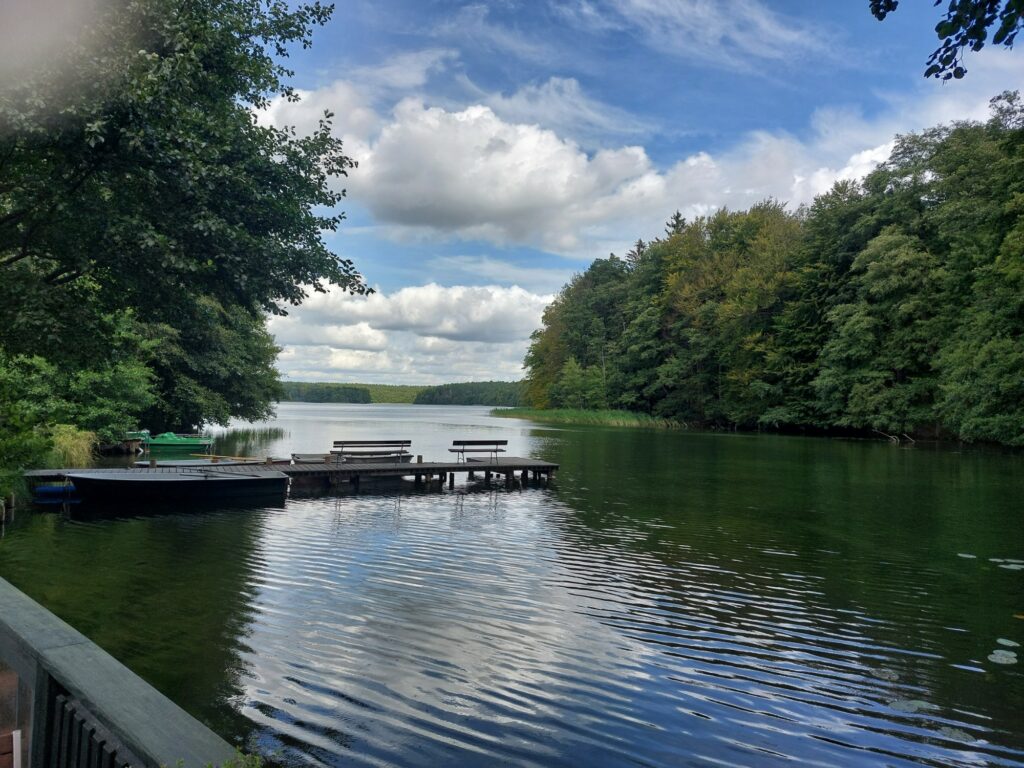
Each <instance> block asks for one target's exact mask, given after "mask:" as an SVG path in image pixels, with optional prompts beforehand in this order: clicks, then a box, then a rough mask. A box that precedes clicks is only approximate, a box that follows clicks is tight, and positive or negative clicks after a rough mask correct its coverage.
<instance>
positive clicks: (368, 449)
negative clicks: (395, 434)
mask: <svg viewBox="0 0 1024 768" xmlns="http://www.w3.org/2000/svg"><path fill="white" fill-rule="evenodd" d="M411 445H412V440H335V441H334V448H333V449H332V450H331V454H332V455H333V456H337V457H338V461H344V462H353V463H356V462H359V463H372V462H375V461H379V462H381V463H388V464H390V463H396V464H398V463H403V462H407V461H411V460H412V454H411V453H409V450H408V449H409V446H411Z"/></svg>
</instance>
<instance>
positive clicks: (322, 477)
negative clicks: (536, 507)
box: [25, 456, 558, 488]
mask: <svg viewBox="0 0 1024 768" xmlns="http://www.w3.org/2000/svg"><path fill="white" fill-rule="evenodd" d="M557 469H558V465H557V464H553V463H551V462H549V461H540V460H538V459H527V458H522V457H519V456H508V457H502V458H499V459H486V460H485V459H471V460H469V461H466V462H451V461H444V462H442V461H430V462H417V463H403V464H400V463H395V462H381V463H373V464H371V463H358V464H356V463H353V464H346V463H344V462H343V463H340V464H339V463H308V462H303V463H296V464H283V465H282V464H226V465H216V464H215V465H210V466H207V467H202V468H199V467H195V468H189V469H188V471H196V472H202V471H206V472H217V473H224V474H239V475H252V474H256V473H258V472H284V473H285V474H286V475H288V476H289V477H290V478H292V480H293V481H295V485H297V486H298V487H301V488H317V487H325V488H330V487H334V486H338V485H343V484H349V485H353V486H355V487H358V486H359V483H360V481H361V480H362V479H364V478H387V477H391V478H402V477H412V478H414V479H415V480H416V482H432V481H437V480H440V481H442V482H443V481H444V480H445V479H447V480H448V485H449V487H451V486H452V485H453V484H454V481H455V475H457V474H465V475H468V476H469V478H470V479H472V478H473V477H474V476H475V475H477V474H481V475H483V476H484V479H486V480H489V479H491V476H492V475H498V476H502V477H503V478H504V479H505V480H506V482H512V481H513V480H514V479H515V477H516V476H517V475H518V476H519V477H520V478H521V479H523V480H528V479H529V478H532V479H534V480H540V479H542V478H543V479H550V478H551V477H553V476H554V474H555V472H556V471H557ZM107 471H118V472H124V471H125V470H124V469H116V470H115V469H114V468H107V469H103V468H99V469H33V470H29V471H27V472H25V477H26V478H27V479H29V480H30V481H34V482H48V481H50V482H52V481H60V480H63V479H64V478H65V476H66V475H67V474H68V473H70V472H75V473H80V472H88V473H93V472H95V473H102V472H107ZM128 471H130V472H133V473H136V472H137V473H139V474H140V475H145V474H163V473H170V472H175V473H177V472H181V471H182V468H181V467H161V466H159V465H158V466H156V467H138V468H135V469H131V470H128Z"/></svg>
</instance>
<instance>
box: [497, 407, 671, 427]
mask: <svg viewBox="0 0 1024 768" xmlns="http://www.w3.org/2000/svg"><path fill="white" fill-rule="evenodd" d="M491 415H492V416H501V417H503V418H509V419H529V420H530V421H540V422H545V423H548V424H593V425H598V426H605V427H659V428H662V429H673V428H676V427H681V426H682V425H681V424H680V423H679V422H676V421H672V420H671V419H659V418H657V417H655V416H649V415H647V414H646V413H633V412H632V411H584V410H577V409H575V408H552V409H550V410H540V409H538V408H495V409H494V410H492V411H491Z"/></svg>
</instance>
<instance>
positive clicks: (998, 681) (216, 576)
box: [0, 406, 1024, 766]
mask: <svg viewBox="0 0 1024 768" xmlns="http://www.w3.org/2000/svg"><path fill="white" fill-rule="evenodd" d="M320 408H321V409H322V408H323V407H322V406H321V407H320ZM366 408H367V407H363V409H362V410H353V411H352V413H354V414H356V415H355V416H353V418H352V419H351V420H349V421H346V419H345V418H344V416H345V414H346V413H349V412H348V411H346V410H345V409H343V408H342V409H337V410H331V409H329V408H328V409H327V411H326V412H324V411H318V410H317V409H315V408H309V407H303V408H292V409H291V410H289V409H283V411H282V418H281V420H280V422H279V425H280V428H281V429H283V430H284V432H285V435H284V436H282V437H280V438H277V439H276V440H277V442H273V441H271V443H270V444H269V445H268V446H267V449H268V450H269V451H271V452H273V453H275V454H282V453H283V454H287V453H288V452H291V450H296V451H315V450H320V449H322V445H323V444H324V443H325V442H329V440H333V439H340V438H341V437H342V436H344V435H343V434H341V432H343V431H344V433H345V434H348V435H352V436H353V437H371V436H373V435H379V434H380V432H381V430H382V429H383V428H384V427H383V426H382V425H383V424H388V425H389V426H388V429H390V430H391V432H389V434H388V435H386V436H393V437H402V438H406V437H410V438H413V439H414V440H415V443H414V446H415V447H414V450H416V451H417V452H422V453H424V454H427V456H438V455H441V451H442V450H443V449H444V447H445V446H447V445H450V442H451V440H452V439H460V438H465V437H467V436H469V437H471V436H472V435H473V433H472V430H473V429H474V426H473V425H474V423H479V428H480V429H481V430H486V431H487V434H488V435H490V434H495V433H497V432H499V431H500V430H502V429H505V430H507V432H506V433H502V434H501V437H503V438H504V437H506V436H508V438H509V440H510V448H512V451H514V452H515V453H520V454H523V455H533V456H536V457H538V458H545V459H548V460H551V461H555V462H558V463H559V464H560V465H561V467H562V469H561V472H560V473H559V476H558V480H557V482H556V483H555V484H554V485H553V486H551V487H550V488H533V489H515V490H512V491H508V490H506V489H504V488H502V487H501V486H500V485H499V486H495V487H491V488H487V487H485V486H483V485H481V484H476V485H473V486H462V485H460V486H459V487H458V489H457V490H456V491H455V492H449V491H447V490H445V491H442V492H438V491H437V490H436V489H435V490H434V491H432V492H430V493H423V492H417V493H405V492H401V490H400V489H399V492H392V491H388V492H384V493H377V494H374V493H360V494H357V495H347V496H345V497H343V498H334V497H322V498H294V497H293V498H292V499H290V500H289V501H288V502H287V504H286V505H284V506H283V507H272V508H261V509H257V510H249V511H226V510H225V511H215V512H206V513H203V514H201V515H191V516H189V515H182V514H172V515H163V516H157V517H147V518H143V517H131V518H127V519H120V520H106V521H93V522H85V521H73V520H68V519H62V518H59V517H57V516H33V517H32V518H31V519H30V521H29V522H28V523H23V524H21V525H19V526H18V528H17V530H16V531H15V532H14V533H13V534H10V535H9V536H8V538H7V539H6V540H4V541H3V542H2V543H0V574H2V575H4V576H6V577H8V578H10V579H11V580H12V581H14V582H15V583H16V584H17V585H18V586H19V587H21V588H22V589H24V590H26V591H28V592H29V593H30V594H32V596H34V597H36V598H37V599H39V600H41V601H42V602H43V603H44V604H46V605H48V606H49V607H51V608H52V609H54V610H55V611H56V612H57V613H58V614H59V615H61V616H62V617H63V618H65V619H67V620H68V621H70V622H71V623H72V624H74V625H75V626H77V627H78V628H79V629H81V630H83V631H84V632H86V634H89V635H90V636H92V637H93V638H94V639H96V640H97V641H98V642H99V643H100V644H101V645H103V646H104V647H106V648H108V650H110V651H111V652H112V653H114V655H115V656H118V657H119V658H121V659H122V660H123V661H126V662H127V663H128V664H129V665H130V666H132V668H134V669H136V671H139V672H140V674H143V676H144V677H147V679H150V680H151V681H153V682H154V683H155V684H156V685H157V686H158V687H160V688H161V689H162V690H164V691H165V692H167V693H169V694H170V695H171V696H172V697H173V698H175V700H177V701H179V702H180V703H181V704H182V705H184V706H185V707H186V708H188V709H189V710H190V711H192V712H193V713H195V714H197V715H198V716H200V717H201V718H202V719H204V720H205V721H207V722H208V723H210V724H211V725H213V727H214V728H215V729H217V730H218V731H219V732H221V733H222V734H224V735H226V736H228V737H230V738H232V739H235V740H236V741H240V742H242V741H247V740H248V741H249V742H250V743H253V744H255V745H256V746H258V748H259V749H260V750H261V751H262V752H263V753H264V754H267V755H273V756H275V759H276V760H279V761H280V762H283V763H290V764H295V765H299V764H303V765H305V764H309V763H311V762H312V763H314V764H326V765H342V764H344V765H350V764H368V765H369V764H372V765H382V764H387V765H438V764H458V765H494V764H519V765H622V764H643V765H655V766H658V765H663V766H676V765H686V764H709V763H717V764H722V763H725V764H745V765H771V764H774V763H782V762H793V760H794V759H795V760H797V761H799V762H800V763H801V764H802V763H808V764H814V763H816V764H819V765H850V764H857V763H865V764H886V765H898V764H908V763H926V764H935V765H973V764H1004V765H1021V764H1024V752H1022V751H1021V750H1022V749H1024V733H1022V726H1021V722H1020V712H1022V711H1024V676H1022V665H1021V664H1018V663H1014V664H1010V663H1001V662H998V663H997V662H993V661H991V660H990V659H989V657H990V656H991V655H992V654H993V653H994V651H996V650H998V649H1003V650H1004V652H1005V653H1004V654H1001V655H999V658H1001V659H1008V658H1009V657H1008V656H1007V655H1006V654H1008V653H1014V656H1015V657H1017V658H1019V656H1020V654H1018V653H1016V651H1019V648H1016V650H1015V647H1014V646H1012V645H1007V644H1006V643H1001V642H999V641H1000V640H1003V641H1006V642H1007V643H1014V642H1021V641H1022V640H1024V638H1022V634H1024V621H1022V620H1020V619H1017V618H1014V615H1015V614H1024V604H1022V603H1021V600H1022V599H1024V590H1022V584H1024V581H1022V579H1024V572H1022V571H1016V570H1013V569H1008V568H1005V567H1004V566H1006V565H1011V566H1012V565H1014V562H1013V561H1014V560H1018V559H1024V557H1022V553H1024V526H1021V524H1020V523H1021V521H1020V508H1019V501H1018V499H1019V498H1020V496H1021V494H1020V487H1019V484H1020V481H1019V479H1018V478H1019V476H1020V475H1019V471H1020V468H1021V465H1022V461H1021V457H1020V456H1016V455H1004V454H975V453H964V454H955V453H950V452H941V451H939V452H927V451H900V450H894V449H892V448H891V447H889V446H887V445H872V444H868V443H841V442H830V441H822V440H800V439H794V438H773V437H761V438H757V437H744V436H730V435H710V436H709V435H694V434H688V433H665V432H630V431H622V430H618V431H616V430H601V429H587V430H564V429H563V430H552V429H540V428H534V427H531V426H530V425H522V424H518V423H512V424H508V425H507V426H506V425H505V424H504V422H500V421H499V420H497V419H490V418H489V417H487V416H486V413H485V412H484V411H483V410H481V409H476V410H469V411H467V410H466V409H447V410H446V409H432V410H431V411H430V414H429V418H428V416H424V415H422V414H423V413H424V412H423V411H414V413H416V414H419V415H417V416H416V417H415V418H412V419H409V418H405V417H402V416H401V414H402V413H409V411H402V410H401V409H397V410H392V411H389V413H390V414H391V415H390V416H388V417H387V418H385V417H383V416H381V412H379V411H373V410H372V409H371V410H366ZM318 414H319V415H318ZM389 420H390V421H389ZM396 420H397V421H396ZM353 433H358V434H353ZM399 433H401V434H399Z"/></svg>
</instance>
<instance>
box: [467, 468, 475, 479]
mask: <svg viewBox="0 0 1024 768" xmlns="http://www.w3.org/2000/svg"><path fill="white" fill-rule="evenodd" d="M466 479H467V480H475V479H476V472H474V471H473V470H472V469H471V470H469V474H468V475H466Z"/></svg>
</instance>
